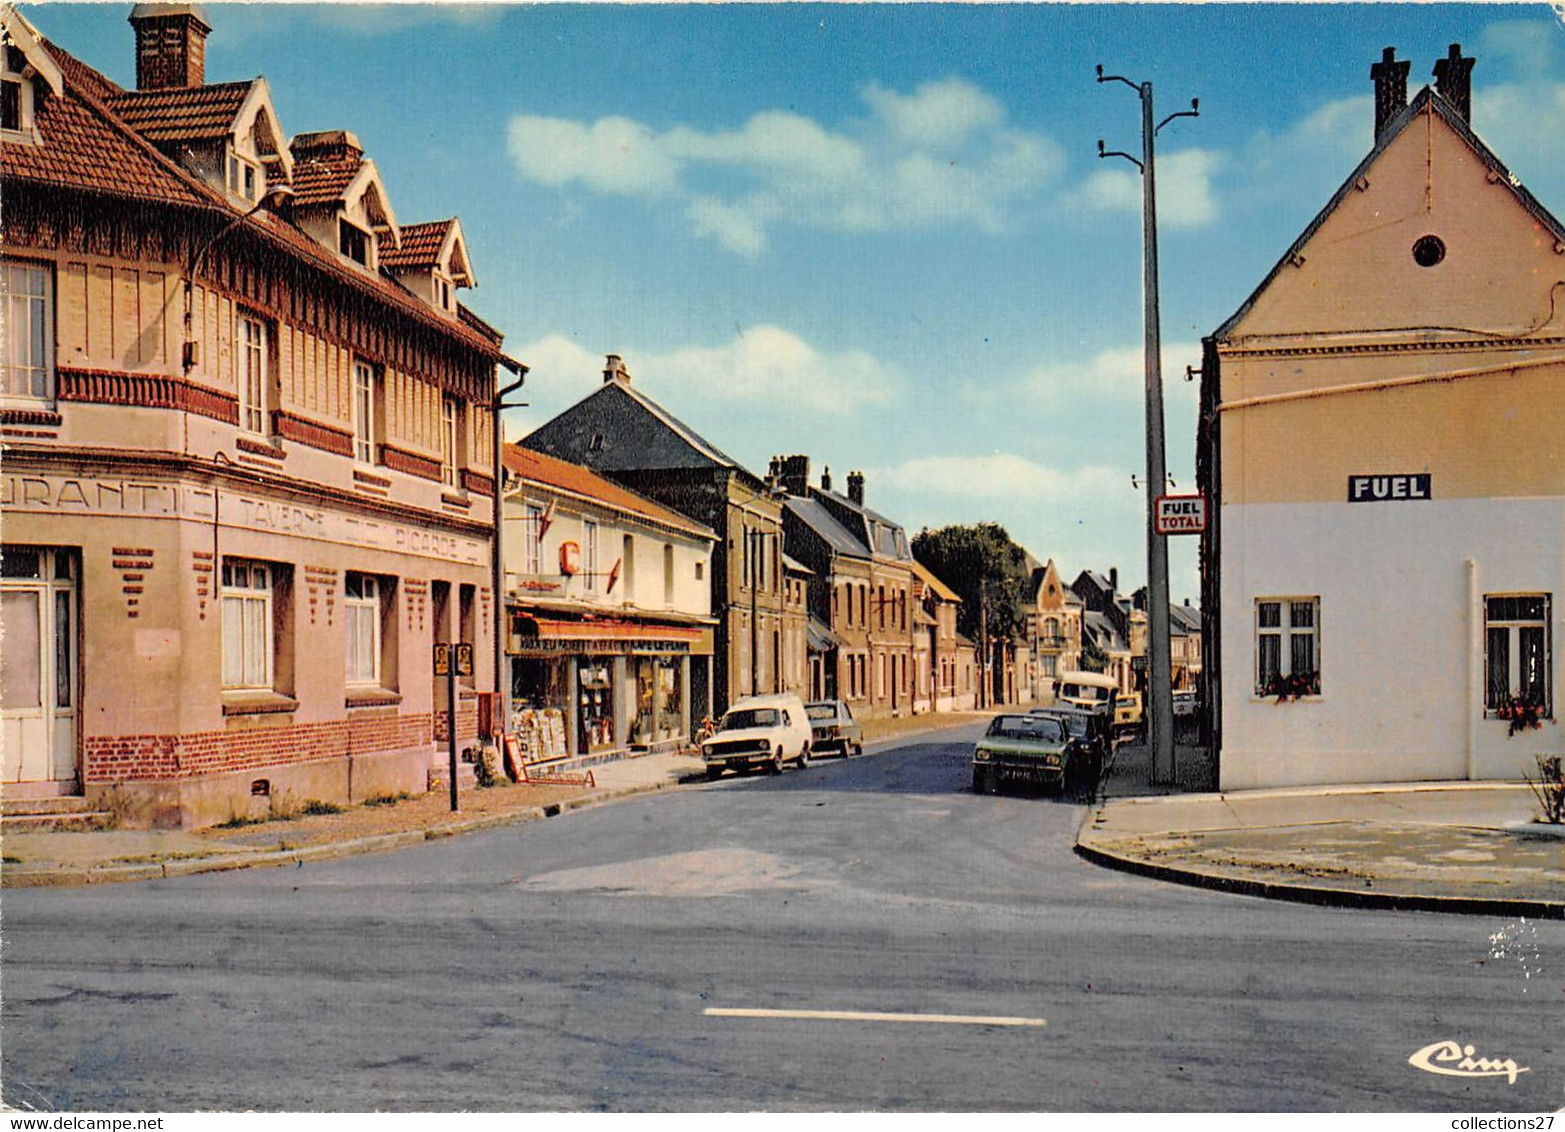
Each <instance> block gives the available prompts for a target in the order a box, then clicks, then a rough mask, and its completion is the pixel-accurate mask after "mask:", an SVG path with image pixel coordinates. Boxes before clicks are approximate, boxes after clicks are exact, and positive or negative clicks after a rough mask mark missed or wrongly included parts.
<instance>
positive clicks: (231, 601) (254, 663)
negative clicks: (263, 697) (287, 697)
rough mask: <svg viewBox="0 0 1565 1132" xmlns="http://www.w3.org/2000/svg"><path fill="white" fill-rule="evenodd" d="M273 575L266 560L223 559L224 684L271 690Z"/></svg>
mask: <svg viewBox="0 0 1565 1132" xmlns="http://www.w3.org/2000/svg"><path fill="white" fill-rule="evenodd" d="M275 583H276V578H275V575H274V572H273V568H272V566H271V565H270V564H269V563H266V562H256V561H253V560H251V559H248V558H225V559H223V566H222V586H221V588H220V590H219V591H218V592H219V600H220V602H221V605H222V611H223V687H224V688H225V689H232V690H239V691H262V690H264V691H270V690H271V688H272V682H273V674H274V672H275V670H276V646H277V641H276V636H277V635H276V631H275V629H274V627H273V620H272V596H273V593H274V592H275Z"/></svg>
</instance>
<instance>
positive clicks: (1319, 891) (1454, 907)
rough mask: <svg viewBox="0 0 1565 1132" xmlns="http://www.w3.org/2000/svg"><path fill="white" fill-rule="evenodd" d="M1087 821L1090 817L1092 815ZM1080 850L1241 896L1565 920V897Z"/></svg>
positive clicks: (1080, 846)
mask: <svg viewBox="0 0 1565 1132" xmlns="http://www.w3.org/2000/svg"><path fill="white" fill-rule="evenodd" d="M1088 820H1091V819H1090V817H1089V819H1088ZM1075 849H1076V855H1077V856H1079V857H1082V858H1084V859H1085V860H1088V861H1091V862H1092V863H1093V864H1095V865H1101V866H1103V867H1104V868H1110V869H1116V870H1118V871H1120V872H1126V873H1134V874H1135V875H1137V876H1144V877H1150V878H1151V879H1153V880H1163V881H1169V882H1171V883H1173V884H1182V885H1186V886H1188V887H1191V888H1208V889H1214V890H1216V891H1218V892H1229V893H1234V894H1236V895H1240V896H1259V897H1261V898H1263V899H1266V900H1285V901H1289V902H1291V903H1294V904H1314V905H1317V906H1320V907H1336V908H1373V909H1380V910H1383V911H1393V912H1455V913H1459V914H1462V915H1470V916H1533V917H1536V918H1538V919H1542V920H1565V901H1550V900H1514V899H1513V900H1502V899H1492V898H1486V897H1480V896H1428V895H1420V894H1417V893H1393V892H1356V891H1354V890H1352V889H1345V888H1321V887H1317V886H1313V885H1305V884H1281V883H1278V882H1275V881H1263V880H1248V879H1246V878H1244V877H1231V876H1223V875H1220V874H1217V873H1207V872H1200V871H1198V870H1195V869H1179V868H1175V867H1173V866H1171V865H1156V864H1153V863H1152V862H1150V861H1144V860H1141V859H1140V858H1137V857H1123V856H1120V855H1119V854H1117V853H1110V852H1107V851H1106V850H1103V849H1099V848H1097V847H1095V846H1092V845H1087V844H1084V843H1083V842H1082V841H1081V840H1080V839H1079V837H1078V839H1077V841H1076V846H1075Z"/></svg>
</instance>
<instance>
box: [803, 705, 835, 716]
mask: <svg viewBox="0 0 1565 1132" xmlns="http://www.w3.org/2000/svg"><path fill="white" fill-rule="evenodd" d="M804 714H805V715H807V716H809V717H810V718H811V719H836V718H837V709H836V708H835V707H833V706H832V705H831V704H806V705H805V708H804Z"/></svg>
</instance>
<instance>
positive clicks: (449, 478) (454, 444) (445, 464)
mask: <svg viewBox="0 0 1565 1132" xmlns="http://www.w3.org/2000/svg"><path fill="white" fill-rule="evenodd" d="M461 419H462V414H461V412H460V407H459V406H458V404H457V399H456V398H455V397H442V398H441V399H440V482H441V483H443V484H445V485H446V486H447V487H449V488H451V489H452V490H453V491H455V490H456V488H457V484H458V465H457V454H458V452H459V450H460V449H459V446H458V442H459V439H460V437H459V432H458V426H459V425H460V422H461Z"/></svg>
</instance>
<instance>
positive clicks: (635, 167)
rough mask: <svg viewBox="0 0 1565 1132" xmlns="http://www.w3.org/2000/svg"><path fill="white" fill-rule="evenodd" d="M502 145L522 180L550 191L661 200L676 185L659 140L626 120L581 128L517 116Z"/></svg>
mask: <svg viewBox="0 0 1565 1132" xmlns="http://www.w3.org/2000/svg"><path fill="white" fill-rule="evenodd" d="M506 141H507V146H508V148H509V151H510V154H511V159H512V160H513V161H514V162H516V167H517V169H518V170H519V171H520V172H521V173H522V175H523V176H524V177H527V178H529V179H530V180H533V181H537V182H539V183H540V184H544V185H550V186H553V187H555V188H559V187H561V186H563V185H569V184H572V183H574V182H581V183H582V184H585V185H587V186H588V187H589V188H592V189H595V190H596V191H598V192H600V193H609V194H617V195H621V196H644V195H651V196H662V195H664V194H666V193H669V192H672V191H673V190H674V189H675V188H676V187H677V186H678V182H679V165H678V162H677V161H676V160H675V159H674V158H673V157H672V155H670V154H669V152H668V150H667V147H666V146H665V144H664V143H663V140H662V139H660V138H658V137H656V136H655V135H653V134H652V133H651V131H649V130H648V129H647V128H646V127H645V126H643V125H641V124H639V123H637V122H632V121H631V120H630V119H628V118H600V119H599V120H598V121H596V122H594V123H592V125H590V126H584V125H582V124H581V123H579V122H571V121H567V120H565V119H563V118H539V117H534V116H532V115H528V114H518V115H516V116H515V117H514V118H512V119H511V123H510V125H509V127H508V128H507V138H506Z"/></svg>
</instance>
